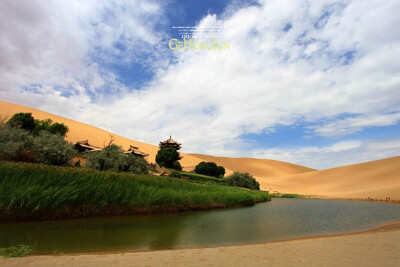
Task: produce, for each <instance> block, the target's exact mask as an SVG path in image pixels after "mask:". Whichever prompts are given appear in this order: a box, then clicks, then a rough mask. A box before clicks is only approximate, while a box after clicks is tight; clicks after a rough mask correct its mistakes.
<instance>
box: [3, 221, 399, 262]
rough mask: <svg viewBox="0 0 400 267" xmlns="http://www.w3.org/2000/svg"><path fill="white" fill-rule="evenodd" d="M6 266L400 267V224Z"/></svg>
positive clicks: (42, 259) (47, 258) (38, 258)
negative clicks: (244, 243) (247, 242)
mask: <svg viewBox="0 0 400 267" xmlns="http://www.w3.org/2000/svg"><path fill="white" fill-rule="evenodd" d="M0 265H1V266H399V265H400V223H397V224H392V225H388V226H384V227H381V228H377V229H374V230H370V231H366V232H362V233H354V234H343V235H335V236H328V237H312V238H305V239H298V240H291V241H285V242H276V243H266V244H258V245H249V246H234V247H218V248H202V249H182V250H165V251H152V252H131V253H110V254H88V255H64V256H29V257H22V258H11V259H0Z"/></svg>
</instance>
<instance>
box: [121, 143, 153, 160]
mask: <svg viewBox="0 0 400 267" xmlns="http://www.w3.org/2000/svg"><path fill="white" fill-rule="evenodd" d="M124 153H125V154H133V155H135V156H139V157H142V158H144V157H147V156H148V155H149V154H146V153H144V152H142V151H140V150H139V148H138V147H136V146H130V147H129V149H128V151H125V152H124Z"/></svg>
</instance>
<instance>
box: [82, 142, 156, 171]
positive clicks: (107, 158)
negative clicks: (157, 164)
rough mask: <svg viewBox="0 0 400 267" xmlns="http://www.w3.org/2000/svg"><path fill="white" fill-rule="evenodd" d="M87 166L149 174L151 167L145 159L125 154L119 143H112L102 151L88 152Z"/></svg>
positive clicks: (95, 168) (104, 169)
mask: <svg viewBox="0 0 400 267" xmlns="http://www.w3.org/2000/svg"><path fill="white" fill-rule="evenodd" d="M86 167H87V168H90V169H94V170H99V171H106V170H110V171H115V172H131V173H134V174H148V172H149V168H148V166H147V162H146V160H145V159H143V158H141V157H138V156H134V155H131V154H124V153H123V149H122V147H120V146H117V145H114V144H112V145H110V146H108V147H106V148H104V149H103V150H102V151H95V152H91V153H89V154H87V156H86Z"/></svg>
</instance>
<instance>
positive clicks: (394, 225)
mask: <svg viewBox="0 0 400 267" xmlns="http://www.w3.org/2000/svg"><path fill="white" fill-rule="evenodd" d="M390 231H400V221H398V222H391V223H385V224H382V225H379V226H377V227H374V228H371V229H366V230H361V231H357V232H348V233H338V234H326V235H316V236H303V237H295V238H289V239H282V240H277V241H270V242H262V243H251V244H244V245H231V246H216V247H193V248H175V249H174V248H173V249H155V250H154V249H153V250H146V249H142V250H108V251H93V252H72V253H68V252H67V253H64V255H71V256H72V255H109V254H121V253H147V252H156V251H178V250H194V249H218V248H228V247H247V246H257V245H265V244H275V243H285V242H291V241H302V240H311V239H321V238H330V237H341V236H353V235H362V234H370V233H379V232H390ZM40 255H47V256H49V255H53V254H39V255H37V256H40ZM32 256H35V255H32Z"/></svg>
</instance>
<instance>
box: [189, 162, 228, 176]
mask: <svg viewBox="0 0 400 267" xmlns="http://www.w3.org/2000/svg"><path fill="white" fill-rule="evenodd" d="M194 171H195V172H196V173H198V174H204V175H208V176H213V177H216V178H220V177H221V176H222V177H224V174H225V168H224V167H222V166H217V164H216V163H214V162H205V161H202V162H200V163H199V164H197V166H196V168H195V169H194Z"/></svg>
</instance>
